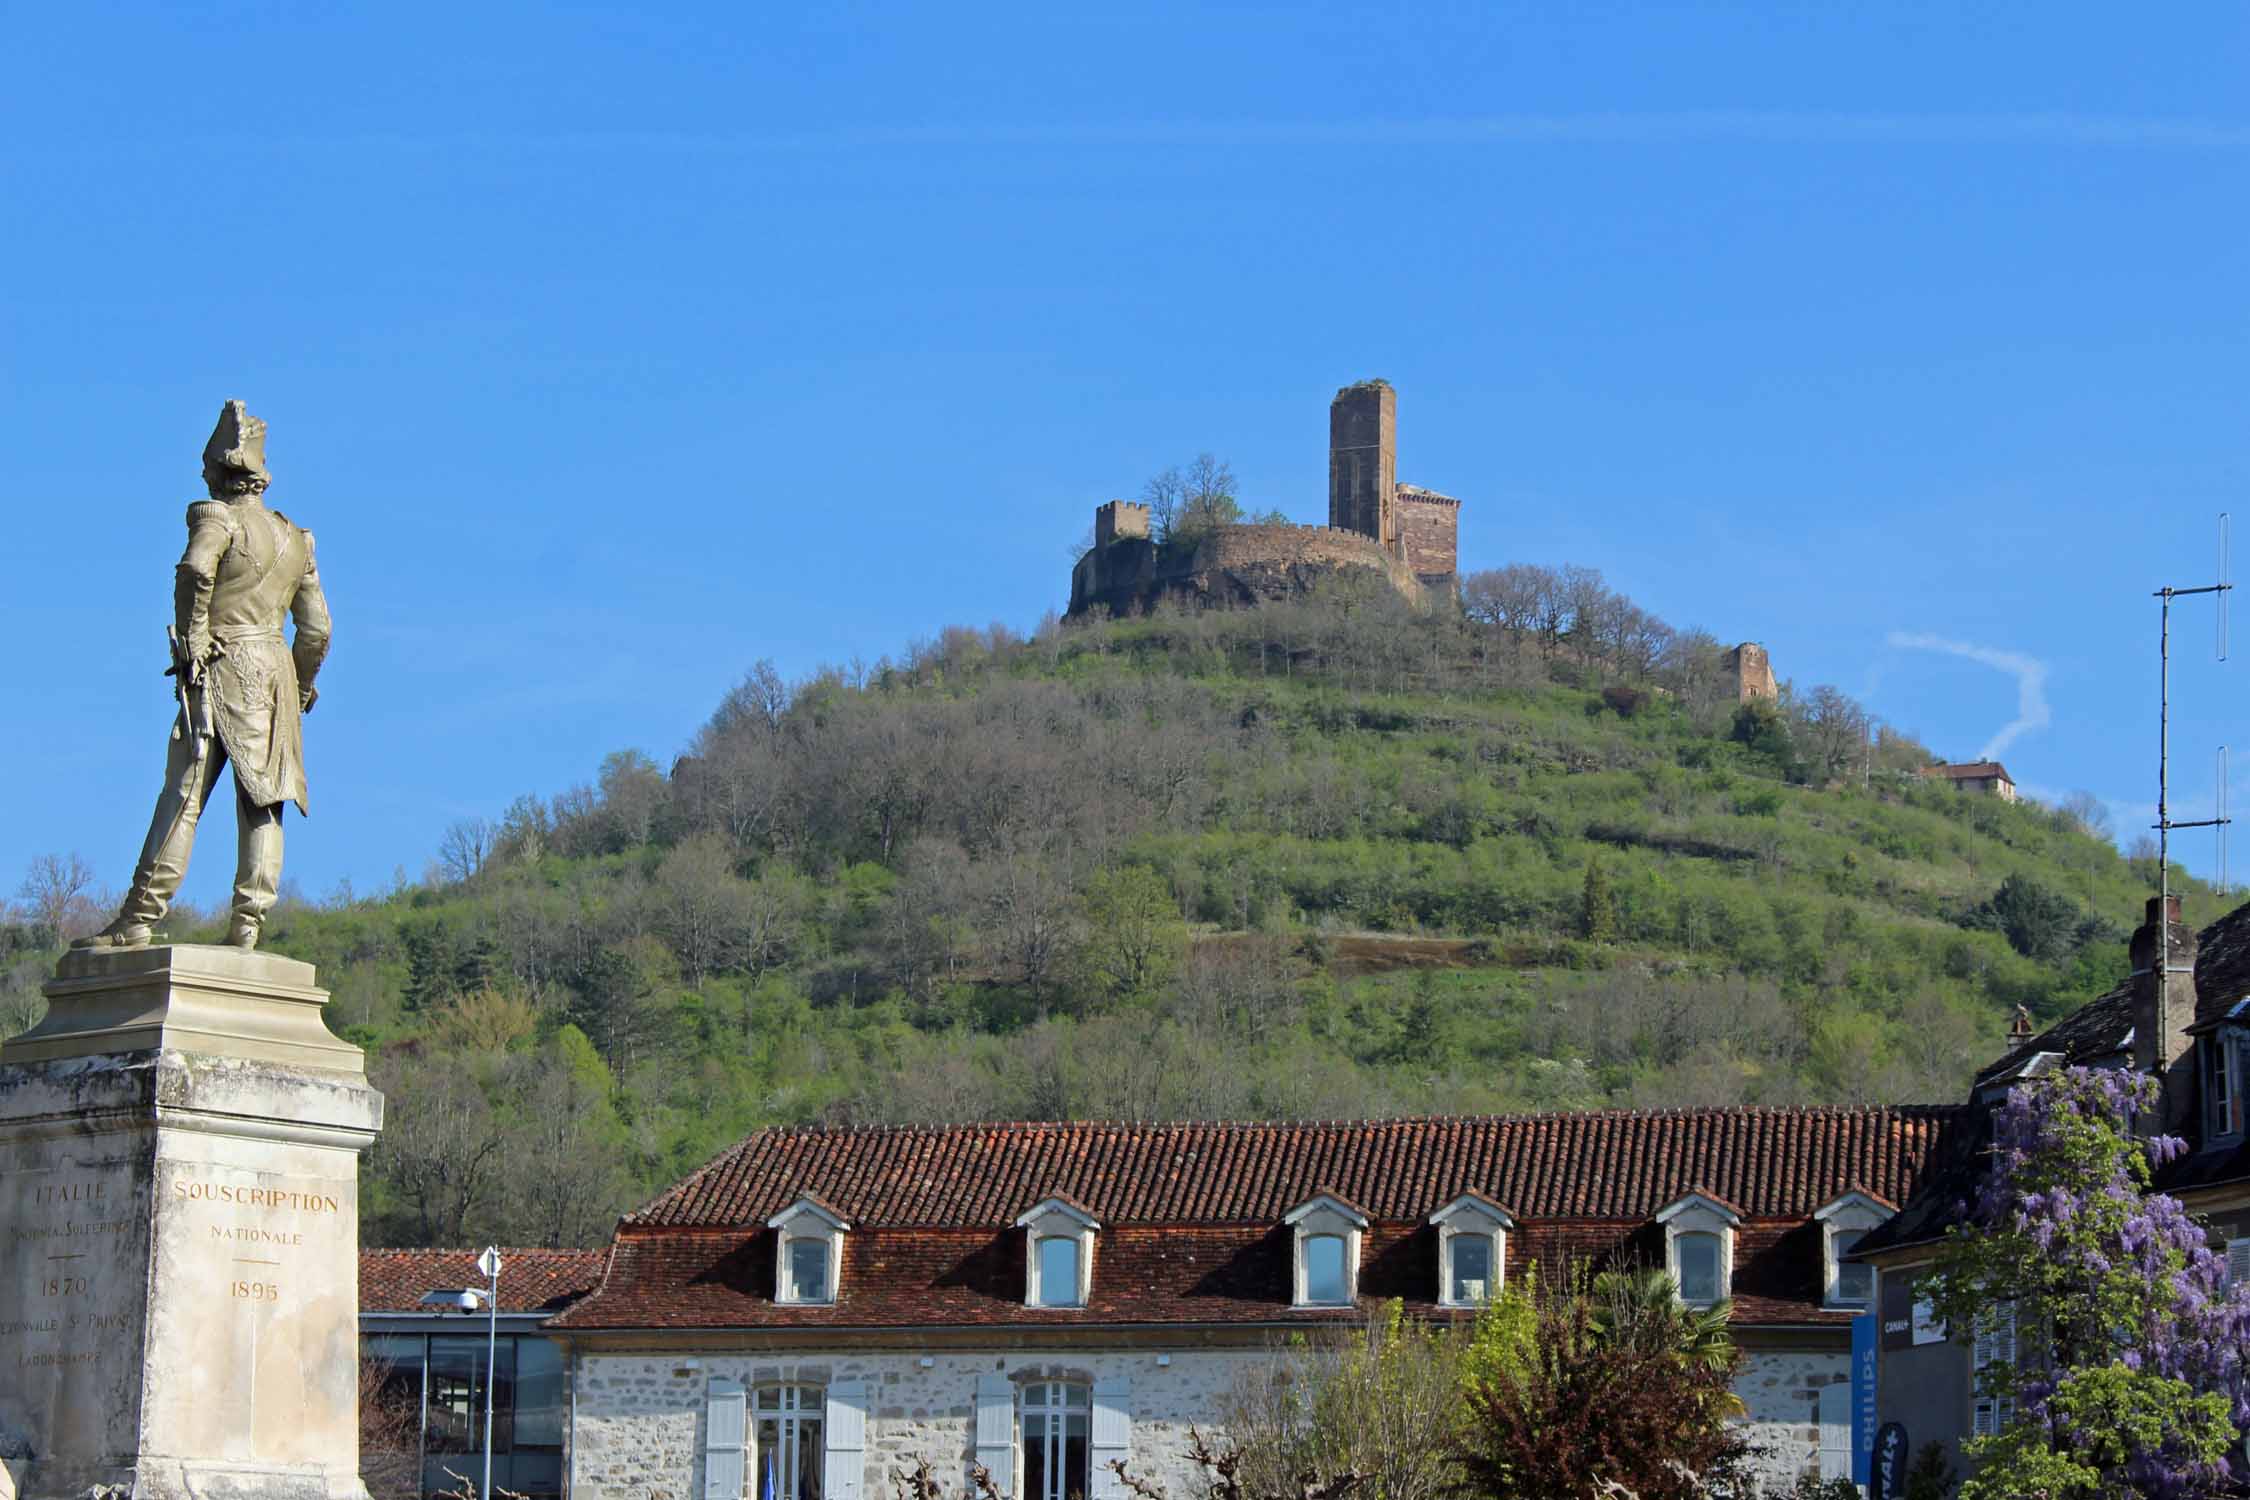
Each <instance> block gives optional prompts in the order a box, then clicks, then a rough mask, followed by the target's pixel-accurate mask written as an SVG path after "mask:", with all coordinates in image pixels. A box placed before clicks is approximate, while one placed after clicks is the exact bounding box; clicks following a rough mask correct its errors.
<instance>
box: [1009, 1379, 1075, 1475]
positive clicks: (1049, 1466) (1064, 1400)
mask: <svg viewBox="0 0 2250 1500" xmlns="http://www.w3.org/2000/svg"><path fill="white" fill-rule="evenodd" d="M1071 1391H1077V1392H1079V1393H1081V1394H1082V1395H1083V1396H1084V1397H1085V1403H1084V1404H1083V1405H1080V1406H1072V1405H1071V1404H1070V1397H1069V1395H1068V1394H1067V1393H1068V1392H1071ZM1035 1398H1036V1399H1035ZM1033 1415H1037V1416H1040V1417H1043V1418H1045V1419H1046V1424H1047V1434H1046V1436H1045V1437H1043V1438H1042V1439H1040V1443H1041V1446H1042V1447H1043V1448H1044V1449H1045V1450H1046V1451H1045V1452H1043V1453H1042V1454H1041V1455H1040V1469H1041V1471H1042V1472H1043V1473H1044V1474H1045V1475H1046V1477H1047V1481H1048V1488H1050V1489H1051V1490H1053V1491H1054V1493H1053V1494H1050V1495H1034V1494H1031V1493H1030V1484H1031V1479H1030V1475H1031V1458H1030V1453H1031V1440H1030V1439H1029V1438H1027V1437H1026V1436H1024V1419H1025V1418H1026V1417H1029V1416H1033ZM1072 1417H1077V1418H1078V1419H1079V1420H1081V1421H1083V1422H1084V1423H1085V1424H1086V1487H1085V1488H1084V1489H1083V1490H1079V1491H1075V1492H1074V1491H1073V1490H1072V1489H1071V1488H1070V1480H1071V1479H1072V1477H1073V1476H1071V1475H1068V1474H1057V1473H1056V1472H1055V1471H1056V1468H1057V1467H1058V1465H1057V1464H1056V1462H1055V1460H1056V1459H1057V1458H1058V1457H1059V1456H1060V1455H1061V1454H1063V1453H1064V1452H1067V1451H1068V1449H1067V1444H1066V1441H1065V1436H1064V1434H1065V1433H1067V1431H1068V1424H1069V1421H1070V1419H1071V1418H1072ZM1058 1418H1059V1419H1061V1421H1062V1422H1063V1424H1064V1428H1063V1432H1057V1431H1056V1429H1055V1422H1056V1419H1058ZM1016 1448H1017V1452H1018V1454H1019V1455H1020V1457H1019V1458H1018V1459H1017V1466H1016V1472H1017V1473H1019V1474H1021V1475H1023V1476H1024V1487H1025V1493H1024V1494H1023V1495H1022V1496H1021V1497H1019V1500H1070V1497H1071V1495H1072V1494H1073V1493H1076V1494H1078V1495H1079V1496H1080V1497H1081V1500H1092V1496H1093V1493H1094V1388H1093V1387H1092V1386H1091V1385H1089V1384H1087V1383H1086V1382H1085V1381H1083V1380H1029V1381H1026V1382H1024V1384H1023V1386H1022V1388H1021V1391H1020V1394H1019V1398H1018V1400H1017V1404H1016Z"/></svg>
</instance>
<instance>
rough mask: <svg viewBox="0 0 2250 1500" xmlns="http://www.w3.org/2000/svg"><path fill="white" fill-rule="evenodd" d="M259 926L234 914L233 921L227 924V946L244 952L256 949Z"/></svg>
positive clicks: (249, 919) (246, 918)
mask: <svg viewBox="0 0 2250 1500" xmlns="http://www.w3.org/2000/svg"><path fill="white" fill-rule="evenodd" d="M259 925H260V924H259V923H258V922H256V921H254V920H253V919H251V918H249V917H245V916H243V915H241V914H240V913H239V912H238V913H236V915H235V918H234V920H233V921H232V922H229V923H228V924H227V946H228V947H229V948H241V949H243V950H245V951H248V950H249V949H252V948H255V947H257V946H258V928H259Z"/></svg>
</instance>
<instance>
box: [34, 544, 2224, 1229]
mask: <svg viewBox="0 0 2250 1500" xmlns="http://www.w3.org/2000/svg"><path fill="white" fill-rule="evenodd" d="M1548 576H1549V579H1550V581H1551V582H1553V583H1555V584H1558V585H1559V583H1560V582H1561V581H1562V580H1563V579H1564V578H1565V575H1563V574H1551V575H1548ZM1504 582H1505V580H1504V579H1503V577H1502V575H1499V574H1488V575H1479V576H1477V577H1473V578H1472V579H1470V580H1468V581H1467V583H1468V587H1467V590H1466V594H1467V598H1468V601H1469V605H1470V608H1469V610H1468V611H1467V612H1466V613H1465V614H1459V615H1456V614H1451V613H1445V612H1439V613H1426V614H1417V613H1415V612H1413V611H1412V610H1409V609H1407V608H1406V607H1404V606H1403V605H1402V604H1400V603H1399V602H1398V601H1397V600H1396V599H1395V598H1393V597H1391V596H1390V595H1389V593H1388V591H1387V590H1370V591H1364V592H1363V591H1357V590H1352V589H1348V588H1339V589H1332V590H1330V591H1328V592H1327V593H1325V594H1322V595H1320V596H1317V597H1314V598H1311V599H1308V600H1305V601H1303V602H1300V603H1296V604H1285V605H1279V606H1273V607H1268V608H1264V609H1259V610H1254V611H1242V612H1237V613H1208V614H1202V615H1159V616H1157V617H1155V618H1150V619H1144V620H1133V621H1115V622H1096V623H1092V624H1088V625H1085V626H1072V627H1068V628H1065V627H1060V626H1057V625H1055V624H1053V623H1052V622H1049V623H1048V624H1047V625H1045V626H1043V627H1042V628H1041V629H1040V630H1038V631H1037V632H1035V633H1034V634H1033V635H1032V636H1030V637H1028V638H1022V637H1018V636H1017V635H1015V634H1014V633H1012V632H1010V631H1008V630H1005V629H1002V628H1000V627H994V628H992V629H989V630H984V631H972V630H963V629H955V630H948V631H946V632H944V633H943V634H941V635H940V636H938V637H937V638H936V639H935V640H933V641H930V642H926V643H921V644H918V645H916V646H914V647H913V648H911V649H910V650H909V651H907V652H906V653H905V654H904V656H903V658H902V659H901V660H900V661H898V662H895V663H884V664H882V665H880V666H878V667H877V668H874V669H872V670H867V671H864V672H860V673H856V674H847V673H844V672H837V671H831V672H827V673H824V674H822V675H820V676H817V677H815V678H813V679H811V680H809V681H806V682H802V683H797V684H787V683H784V682H783V681H782V680H781V679H780V678H779V677H778V676H777V675H776V674H775V673H774V672H773V671H772V669H771V668H770V667H768V666H763V665H761V666H760V667H758V668H757V669H755V670H753V671H752V672H750V673H749V675H748V676H747V677H746V678H745V679H744V681H743V683H742V685H741V687H740V688H739V689H737V690H736V691H735V692H734V693H732V694H730V695H729V696H728V697H727V699H726V700H725V701H724V702H723V703H721V704H720V705H719V706H718V709H717V711H716V712H715V713H714V714H713V716H712V718H711V721H710V724H709V726H708V728H707V729H706V730H705V731H704V732H703V733H702V734H701V735H700V736H699V737H698V739H697V741H696V743H695V744H694V745H692V746H691V747H689V749H688V752H687V753H686V754H685V755H684V756H682V757H680V758H679V759H678V761H677V763H676V764H674V765H672V766H670V767H669V768H667V767H665V766H662V765H660V764H658V763H657V762H655V761H653V760H651V759H650V758H649V757H648V756H646V755H644V754H641V753H639V752H634V751H621V752H618V753H616V754H613V755H611V756H609V757H608V759H607V760H606V761H604V762H603V764H602V766H601V768H600V773H599V776H598V778H597V779H596V780H595V781H594V782H592V783H591V784H589V785H586V786H581V787H576V788H571V789H568V790H566V791H564V792H562V793H560V794H559V795H554V796H545V797H543V796H526V797H524V798H522V799H520V800H519V801H518V802H517V803H516V804H515V805H514V806H513V807H511V808H510V809H508V810H507V811H506V813H505V814H504V815H502V816H500V817H498V818H495V819H493V820H491V821H489V822H487V821H482V820H478V821H472V822H470V823H466V824H463V825H461V826H459V827H457V828H456V829H454V830H453V831H452V833H451V834H449V835H448V837H447V839H446V841H445V847H444V848H443V849H442V851H440V857H439V860H438V861H437V863H436V864H435V865H434V866H433V869H432V872H431V874H430V875H429V877H428V878H427V879H426V880H425V881H424V882H423V883H421V884H418V885H412V886H408V887H405V888H402V889H400V890H397V891H394V892H391V893H388V894H386V895H383V896H380V897H372V898H366V899H357V900H339V901H335V902H331V903H327V904H313V903H305V902H301V901H300V902H294V903H290V904H288V905H287V906H285V907H284V909H283V910H282V911H280V912H279V913H278V914H277V916H276V918H275V920H274V922H273V923H272V925H271V927H270V929H269V940H268V941H269V946H270V947H271V948H272V949H273V950H275V951H278V952H282V953H286V954H289V955H291V956H294V957H300V958H305V959H309V960H311V961H313V962H315V963H317V964H318V965H319V966H320V968H321V972H322V975H323V982H324V983H326V984H327V985H328V986H329V987H330V988H331V989H332V990H333V992H334V996H335V999H334V1001H333V1002H332V1004H331V1006H330V1022H331V1025H332V1026H334V1028H335V1029H336V1030H337V1031H338V1032H340V1033H341V1034H343V1035H345V1036H348V1037H350V1038H352V1039H353V1040H355V1041H358V1042H360V1043H362V1044H364V1045H365V1046H367V1047H368V1048H369V1049H370V1053H371V1067H372V1070H373V1071H374V1073H375V1075H376V1077H377V1080H378V1082H379V1083H380V1085H381V1086H382V1087H383V1088H384V1089H385V1090H386V1092H388V1093H389V1095H390V1097H391V1124H390V1127H389V1129H388V1130H387V1132H386V1133H385V1135H384V1137H383V1139H382V1141H381V1143H380V1145H379V1146H378V1147H377V1149H376V1152H375V1154H374V1156H373V1157H372V1158H371V1160H370V1162H369V1170H368V1171H367V1173H366V1178H365V1180H366V1192H367V1201H366V1204H365V1210H366V1223H367V1232H368V1237H369V1241H370V1243H468V1242H470V1241H472V1240H474V1241H477V1242H484V1241H488V1240H496V1241H499V1242H503V1243H506V1242H513V1243H519V1244H537V1243H553V1244H570V1243H587V1242H591V1241H595V1240H598V1239H599V1238H601V1237H602V1236H603V1235H605V1234H606V1233H607V1231H608V1228H609V1226H610V1224H611V1222H612V1221H613V1219H614V1216H615V1215H616V1214H617V1213H618V1212H619V1211H620V1210H621V1209H623V1208H625V1207H628V1206H630V1205H631V1204H632V1203H633V1202H634V1201H636V1200H637V1199H639V1198H641V1197H642V1196H645V1195H646V1194H648V1193H650V1192H652V1191H653V1190H655V1189H656V1188H658V1187H660V1186H662V1185H664V1184H665V1183H668V1182H669V1181H671V1180H672V1179H674V1178H676V1177H677V1176H679V1175H680V1174H682V1173H684V1172H686V1171H687V1170H690V1169H692V1168H693V1167H694V1166H696V1165H698V1164H699V1163H700V1162H701V1161H703V1160H704V1159H705V1158H706V1157H707V1156H709V1155H710V1154H712V1153H713V1152H715V1151H716V1150H718V1149H719V1148H721V1147H722V1146H724V1145H726V1144H727V1143H729V1142H731V1141H732V1140H734V1139H735V1138H737V1137H738V1136H739V1135H741V1134H742V1133H743V1132H745V1131H748V1130H750V1129H752V1128H755V1127H757V1126H760V1125H765V1124H771V1123H782V1122H805V1121H831V1122H836V1123H862V1122H882V1121H891V1122H897V1121H906V1122H913V1121H931V1122H934V1121H939V1120H955V1119H964V1118H977V1117H1036V1118H1102V1117H1115V1118H1129V1119H1155V1118H1165V1117H1258V1116H1298V1117H1317V1116H1354V1115H1366V1114H1397V1113H1422V1112H1436V1111H1480V1112H1482V1111H1507V1110H1527V1109H1573V1108H1582V1107H1589V1106H1594V1105H1605V1104H1684V1103H1708V1104H1721V1103H1735V1102H1757V1103H1795V1102H1872V1101H1922V1100H1929V1101H1943V1100H1951V1099H1954V1098H1957V1097H1958V1096H1959V1093H1960V1090H1961V1087H1962V1085H1963V1084H1964V1083H1965V1081H1966V1079H1967V1077H1968V1076H1969V1073H1970V1072H1971V1071H1972V1069H1973V1068H1974V1066H1975V1065H1976V1064H1977V1063H1979V1062H1981V1061H1983V1060H1985V1059H1987V1058H1989V1057H1990V1056H1991V1055H1993V1054H1994V1053H1996V1052H1997V1051H1999V1050H2000V1049H2001V1048H2002V1046H2003V1037H2004V1034H2005V1031H2006V1028H2007V1023H2008V1020H2009V1018H2010V1016H2011V1015H2012V1014H2013V1011H2014V1008H2015V1007H2016V1006H2018V1005H2022V1006H2025V1007H2027V1008H2028V1009H2029V1010H2030V1011H2031V1013H2032V1014H2033V1016H2034V1017H2037V1018H2045V1017H2048V1016H2051V1015H2053V1014H2055V1013H2057V1012H2058V1011H2059V1010H2060V1009H2062V1008H2065V1007H2067V1006H2068V1005H2069V1004H2071V1003H2073V1002H2074V1001H2075V1000H2077V999H2080V998H2084V997H2087V996H2090V995H2092V994H2094V993H2097V992H2098V991H2100V990H2101V989H2103V988H2105V987H2107V986H2108V985H2109V984H2111V983H2112V982H2114V981H2115V980H2116V979H2117V978H2119V977H2121V976H2122V974H2123V972H2124V960H2125V954H2124V940H2123V935H2124V933H2125V931H2126V930H2127V929H2128V927H2129V926H2130V925H2131V924H2132V922H2133V921H2135V920H2137V916H2138V910H2139V904H2140V902H2141V900H2142V899H2143V898H2144V896H2145V895H2146V894H2147V892H2148V891H2149V889H2150V888H2151V885H2152V882H2153V880H2154V878H2155V871H2154V869H2153V867H2152V866H2151V864H2150V863H2149V862H2148V861H2146V860H2141V861H2138V862H2135V861H2129V860H2128V859H2127V858H2126V857H2124V856H2123V855H2121V854H2120V853H2119V851H2118V850H2117V849H2116V848H2115V847H2114V846H2113V845H2112V844H2111V843H2110V842H2109V841H2108V840H2107V839H2106V838H2104V837H2101V836H2100V830H2099V829H2096V828H2090V827H2088V826H2087V824H2088V823H2089V822H2091V821H2093V819H2092V818H2091V816H2090V815H2089V814H2088V813H2086V812H2084V811H2083V810H2081V811H2080V812H2078V813H2076V814H2071V813H2064V812H2059V811H2054V810H2049V809H2045V808H2041V807H2038V806H2034V805H2030V804H2024V805H2017V806H2009V805H2006V804H2003V803H2001V802H1999V801H1997V800H1994V799H1991V798H1986V797H1979V796H1968V795H1962V794H1959V793H1956V792H1954V791H1953V790H1952V789H1951V788H1950V787H1947V786H1944V785H1942V784H1936V783H1932V782H1929V781H1926V780H1923V779H1922V778H1919V777H1916V776H1915V775H1913V774H1912V773H1913V770H1914V768H1915V767H1916V766H1917V765H1919V764H1922V763H1925V762H1926V761H1927V760H1928V755H1927V752H1925V751H1924V750H1923V749H1922V748H1921V747H1920V746H1919V745H1917V744H1915V743H1914V742H1913V741H1912V740H1910V739H1907V738H1904V737H1902V736H1899V735H1896V734H1891V733H1883V734H1878V735H1876V736H1874V737H1873V741H1874V742H1873V744H1872V747H1870V744H1869V738H1870V737H1869V734H1868V724H1867V721H1866V718H1865V716H1864V714H1862V713H1861V711H1860V710H1859V708H1858V706H1857V705H1855V704H1853V703H1852V702H1851V700H1850V699H1849V698H1847V697H1845V696H1844V695H1843V694H1841V693H1838V692H1836V691H1835V690H1834V689H1832V688H1816V689H1811V690H1807V691H1804V692H1801V693H1799V692H1793V691H1792V692H1785V694H1784V697H1783V701H1782V702H1781V703H1780V704H1779V705H1768V704H1762V703H1761V704H1753V705H1750V706H1747V707H1742V706H1738V705H1737V704H1736V703H1735V702H1734V701H1733V699H1732V697H1731V687H1730V685H1729V684H1728V682H1727V680H1726V677H1725V674H1724V672H1723V670H1722V668H1721V665H1720V655H1721V653H1720V651H1719V648H1718V644H1717V642H1715V641H1713V640H1711V639H1710V638H1709V637H1707V636H1702V635H1698V634H1674V633H1672V632H1670V631H1668V630H1665V629H1663V628H1662V627H1661V625H1658V624H1655V623H1654V622H1651V621H1649V620H1648V618H1647V617H1646V616H1645V615H1643V614H1641V613H1640V612H1639V611H1637V610H1634V609H1632V607H1631V605H1630V604H1629V602H1627V601H1622V600H1616V599H1615V598H1614V596H1609V595H1607V594H1606V591H1600V592H1599V593H1598V594H1597V595H1582V596H1581V598H1580V600H1579V609H1578V611H1577V612H1576V613H1574V612H1573V611H1572V610H1570V609H1569V608H1567V607H1566V608H1561V609H1558V610H1555V611H1544V610H1542V609H1540V608H1518V607H1517V606H1516V605H1515V604H1512V603H1511V604H1508V605H1507V606H1506V607H1505V608H1503V607H1502V605H1501V604H1500V603H1499V602H1496V601H1497V600H1499V598H1500V593H1499V591H1500V590H1501V589H1502V586H1503V584H1504ZM1517 582H1519V583H1520V582H1521V580H1520V579H1519V580H1517ZM1581 582H1583V580H1581ZM1593 586H1594V588H1595V589H1596V590H1597V591H1598V590H1599V579H1598V576H1595V577H1594V578H1593ZM1604 599H1606V600H1609V601H1610V602H1609V603H1606V604H1605V603H1600V601H1601V600H1604ZM1588 600H1594V601H1595V603H1589V602H1588ZM1596 604H1599V607H1598V608H1597V607H1596ZM1604 621H1608V622H1611V623H1610V624H1609V625H1604V624H1603V622H1604ZM205 857H206V858H210V857H214V855H213V852H212V851H206V853H205ZM47 866H48V868H47V869H46V870H45V873H44V875H43V876H42V875H39V874H38V873H37V872H35V878H34V879H33V880H32V881H31V882H28V883H27V886H26V890H25V902H24V904H23V907H22V909H20V910H19V911H18V912H16V913H15V916H16V918H17V920H16V921H15V922H14V923H13V924H12V925H10V926H8V927H5V928H0V958H5V960H6V962H7V963H8V964H9V965H10V966H11V967H10V968H9V970H8V971H7V980H6V986H5V990H4V993H0V1004H4V1006H5V1022H4V1024H5V1026H6V1029H10V1030H13V1029H19V1028H20V1027H21V1026H23V1025H26V1024H28V1023H29V1022H30V1020H31V1019H33V1018H34V1017H35V1016H36V1014H37V1005H38V1001H37V999H36V990H37V982H38V980H39V979H40V978H41V977H42V976H43V975H44V973H45V972H46V971H47V968H48V966H49V965H50V964H51V962H52V954H53V949H54V947H55V946H56V944H57V943H58V941H59V938H60V937H61V935H63V933H64V932H65V931H66V930H67V929H68V928H69V926H70V925H71V924H72V923H73V922H75V921H79V920H82V919H83V916H84V910H83V909H84V908H85V907H86V906H87V903H86V900H85V898H84V895H83V892H82V891H78V890H75V889H74V888H72V887H71V883H70V880H69V871H68V870H67V868H64V867H63V865H62V862H59V861H50V862H47ZM2174 880H2175V888H2184V889H2185V890H2186V891H2187V893H2188V900H2189V907H2190V911H2189V915H2190V918H2191V919H2192V920H2194V921H2197V922H2198V923H2200V922H2203V921H2207V920H2209V919H2210V917H2212V916H2214V915H2216V913H2217V911H2218V909H2219V903H2218V900H2217V898H2216V896H2215V895H2214V894H2213V893H2211V892H2210V891H2209V890H2208V889H2207V888H2205V887H2204V886H2202V885H2201V884H2200V883H2198V882H2195V881H2193V880H2191V879H2188V878H2187V877H2185V875H2184V874H2181V873H2178V872H2176V873H2175V876H2174ZM79 884H80V885H82V884H83V881H80V882H79ZM173 931H174V934H175V935H176V936H178V937H180V938H182V939H183V940H191V939H198V938H200V939H205V940H211V939H214V938H215V936H216V934H215V933H214V932H212V931H209V930H203V929H198V928H196V927H195V926H194V924H193V922H192V920H188V919H182V920H176V921H175V922H174V923H173Z"/></svg>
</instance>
